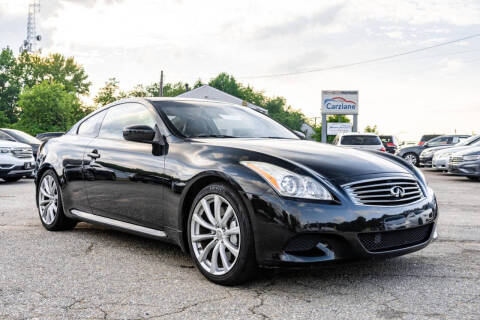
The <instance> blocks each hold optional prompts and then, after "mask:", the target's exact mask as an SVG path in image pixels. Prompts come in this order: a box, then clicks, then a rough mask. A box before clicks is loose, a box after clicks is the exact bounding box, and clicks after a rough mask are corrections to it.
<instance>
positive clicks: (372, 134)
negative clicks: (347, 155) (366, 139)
mask: <svg viewBox="0 0 480 320" xmlns="http://www.w3.org/2000/svg"><path fill="white" fill-rule="evenodd" d="M339 135H341V136H375V137H377V135H376V134H375V133H371V132H344V133H340V134H339Z"/></svg>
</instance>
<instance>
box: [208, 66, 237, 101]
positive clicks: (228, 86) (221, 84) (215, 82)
mask: <svg viewBox="0 0 480 320" xmlns="http://www.w3.org/2000/svg"><path fill="white" fill-rule="evenodd" d="M208 85H209V86H211V87H214V88H217V89H218V90H222V91H223V92H226V93H228V94H231V95H232V96H235V97H239V98H241V99H242V97H241V95H240V86H241V85H240V84H239V83H238V82H237V80H235V78H234V77H233V76H231V75H229V74H227V73H225V72H222V73H220V74H219V75H218V76H216V77H215V78H213V79H212V80H210V81H209V82H208Z"/></svg>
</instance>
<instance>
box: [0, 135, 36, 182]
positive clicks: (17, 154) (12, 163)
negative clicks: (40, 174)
mask: <svg viewBox="0 0 480 320" xmlns="http://www.w3.org/2000/svg"><path fill="white" fill-rule="evenodd" d="M34 169H35V159H34V158H33V153H32V147H30V146H29V145H28V144H24V143H20V142H14V141H7V140H1V139H0V179H3V180H5V181H7V182H14V181H18V180H20V179H21V178H24V177H25V178H26V177H31V176H32V175H33V170H34Z"/></svg>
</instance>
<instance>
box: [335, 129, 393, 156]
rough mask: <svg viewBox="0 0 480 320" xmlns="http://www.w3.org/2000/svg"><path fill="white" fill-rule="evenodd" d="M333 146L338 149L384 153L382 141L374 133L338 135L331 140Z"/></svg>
mask: <svg viewBox="0 0 480 320" xmlns="http://www.w3.org/2000/svg"><path fill="white" fill-rule="evenodd" d="M333 144H334V145H336V146H339V147H348V148H355V149H363V150H365V149H367V150H376V151H383V152H385V151H386V150H385V147H384V146H383V143H382V140H381V139H380V137H379V136H377V135H376V134H374V133H360V132H348V133H339V134H337V136H336V137H335V139H334V140H333Z"/></svg>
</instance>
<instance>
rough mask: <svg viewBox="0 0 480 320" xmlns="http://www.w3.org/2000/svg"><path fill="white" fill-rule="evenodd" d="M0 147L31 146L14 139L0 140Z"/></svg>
mask: <svg viewBox="0 0 480 320" xmlns="http://www.w3.org/2000/svg"><path fill="white" fill-rule="evenodd" d="M0 147H3V148H31V147H30V146H29V145H28V144H25V143H21V142H16V141H7V140H0Z"/></svg>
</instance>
